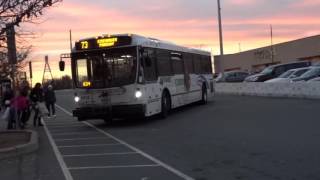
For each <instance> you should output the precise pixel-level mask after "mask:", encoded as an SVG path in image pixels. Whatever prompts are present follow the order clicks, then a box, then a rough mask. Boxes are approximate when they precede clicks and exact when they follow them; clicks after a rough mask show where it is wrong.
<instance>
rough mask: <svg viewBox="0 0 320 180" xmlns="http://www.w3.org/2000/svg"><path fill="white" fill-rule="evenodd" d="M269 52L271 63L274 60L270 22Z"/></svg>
mask: <svg viewBox="0 0 320 180" xmlns="http://www.w3.org/2000/svg"><path fill="white" fill-rule="evenodd" d="M270 48H271V50H270V54H271V63H273V62H274V50H273V28H272V24H270Z"/></svg>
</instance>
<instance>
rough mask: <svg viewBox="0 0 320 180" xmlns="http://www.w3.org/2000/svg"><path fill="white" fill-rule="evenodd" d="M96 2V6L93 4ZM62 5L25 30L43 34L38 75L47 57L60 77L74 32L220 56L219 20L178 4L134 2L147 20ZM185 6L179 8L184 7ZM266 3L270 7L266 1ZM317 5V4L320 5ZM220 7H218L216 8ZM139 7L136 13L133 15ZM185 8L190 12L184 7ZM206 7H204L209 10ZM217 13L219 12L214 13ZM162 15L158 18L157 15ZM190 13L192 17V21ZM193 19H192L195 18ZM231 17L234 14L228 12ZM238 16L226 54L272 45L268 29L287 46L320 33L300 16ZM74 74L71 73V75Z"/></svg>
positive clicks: (249, 1) (229, 24)
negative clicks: (124, 36)
mask: <svg viewBox="0 0 320 180" xmlns="http://www.w3.org/2000/svg"><path fill="white" fill-rule="evenodd" d="M90 2H91V1H90ZM93 2H94V1H92V3H90V4H89V2H85V3H86V4H81V3H71V2H68V1H65V2H63V4H61V5H60V6H58V7H56V8H52V9H50V10H49V11H48V13H47V15H46V16H45V18H44V20H45V21H44V23H42V24H39V25H26V27H27V28H29V29H31V30H33V31H35V32H36V33H38V36H39V37H38V38H37V39H34V40H33V41H32V44H33V46H34V49H33V54H32V55H31V59H32V60H34V61H36V62H37V64H36V65H35V70H36V71H38V72H40V73H39V74H40V75H39V76H38V79H39V80H40V79H41V78H42V77H41V72H42V70H43V65H44V64H43V61H42V60H43V57H44V55H45V54H49V56H50V59H51V61H50V62H52V65H51V67H52V69H53V70H54V75H55V76H60V75H61V73H60V72H59V71H57V67H58V64H57V61H58V60H59V54H61V53H65V52H69V51H70V50H69V29H72V31H73V40H78V39H81V38H84V37H92V36H97V35H101V34H118V33H136V34H141V35H145V36H150V37H155V38H159V39H164V40H169V41H172V42H175V43H177V44H182V45H186V46H189V47H196V48H203V49H207V50H211V49H212V51H213V53H214V54H218V53H219V44H218V42H219V41H218V28H217V21H216V17H215V14H214V15H210V16H209V15H206V16H204V17H202V15H201V16H200V15H199V14H200V13H201V12H198V11H201V8H199V7H197V8H198V9H200V10H198V11H196V10H194V9H196V8H195V7H191V8H190V9H191V10H190V12H189V11H183V10H181V8H182V7H181V6H182V5H183V3H181V2H180V1H179V0H173V1H167V0H164V1H150V2H148V3H145V1H143V0H135V2H136V4H137V5H139V8H140V9H139V11H140V12H146V13H145V15H144V16H142V15H141V14H140V15H135V13H131V14H130V13H128V11H129V10H128V9H125V8H123V9H119V8H115V7H111V6H100V5H94V3H93ZM179 2H180V4H179ZM261 2H262V1H258V0H229V1H228V3H229V4H233V5H241V6H243V8H244V9H245V8H246V7H250V8H252V7H254V6H255V5H256V4H257V3H261ZM263 2H265V1H263ZM315 2H317V1H312V0H305V1H303V4H299V3H295V4H291V5H290V6H289V7H290V8H295V7H302V6H304V7H305V6H312V5H313V6H314V5H315ZM317 3H318V2H317ZM214 4H216V3H214ZM134 8H135V7H132V9H134ZM185 8H186V7H185ZM204 8H205V7H202V9H204ZM213 10H215V8H214V7H212V8H211V11H213ZM154 12H157V13H158V12H159V13H162V14H159V15H158V17H157V18H155V17H154V16H151V15H154V14H152V13H154ZM170 12H171V13H172V12H178V13H186V12H187V14H188V17H185V18H183V17H179V18H177V17H176V18H175V17H173V16H172V18H168V15H167V14H168V13H170ZM190 13H191V15H190ZM192 13H193V14H192ZM229 13H232V12H229ZM234 16H236V15H233V14H231V15H230V14H223V17H224V19H223V27H224V44H225V52H226V53H234V52H238V51H239V43H240V44H241V49H242V50H248V49H252V48H256V47H260V46H266V45H269V43H270V32H269V31H270V30H269V25H270V24H272V25H273V27H274V36H275V37H274V41H275V42H284V41H288V40H292V39H296V38H300V37H303V36H307V35H308V36H309V35H315V34H318V33H320V30H318V29H320V20H319V18H317V17H318V16H310V15H299V16H298V15H296V14H292V13H289V12H288V11H286V10H283V12H281V13H274V14H273V13H269V14H268V16H262V15H260V16H254V15H252V16H250V17H240V16H239V17H234ZM68 73H70V70H69V71H68Z"/></svg>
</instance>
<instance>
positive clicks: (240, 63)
mask: <svg viewBox="0 0 320 180" xmlns="http://www.w3.org/2000/svg"><path fill="white" fill-rule="evenodd" d="M296 61H311V62H312V63H320V35H317V36H312V37H306V38H303V39H297V40H293V41H289V42H285V43H280V44H275V45H273V46H267V47H262V48H258V49H253V50H249V51H244V52H240V53H236V54H228V55H224V56H215V57H214V69H215V73H220V72H226V71H234V70H242V71H247V72H251V73H253V72H259V71H261V70H262V69H264V68H265V67H267V66H270V65H273V64H282V63H290V62H296Z"/></svg>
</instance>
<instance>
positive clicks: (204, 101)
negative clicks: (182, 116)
mask: <svg viewBox="0 0 320 180" xmlns="http://www.w3.org/2000/svg"><path fill="white" fill-rule="evenodd" d="M207 103H208V91H207V88H206V86H205V85H202V93H201V101H200V104H202V105H203V104H207Z"/></svg>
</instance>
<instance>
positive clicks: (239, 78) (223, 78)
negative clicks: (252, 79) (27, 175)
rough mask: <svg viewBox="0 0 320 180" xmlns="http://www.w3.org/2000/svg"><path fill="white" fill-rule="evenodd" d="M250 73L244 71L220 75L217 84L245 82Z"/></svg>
mask: <svg viewBox="0 0 320 180" xmlns="http://www.w3.org/2000/svg"><path fill="white" fill-rule="evenodd" d="M247 76H249V73H247V72H243V71H230V72H224V73H220V74H219V76H218V77H217V79H216V82H243V81H244V79H245V78H246V77H247Z"/></svg>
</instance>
